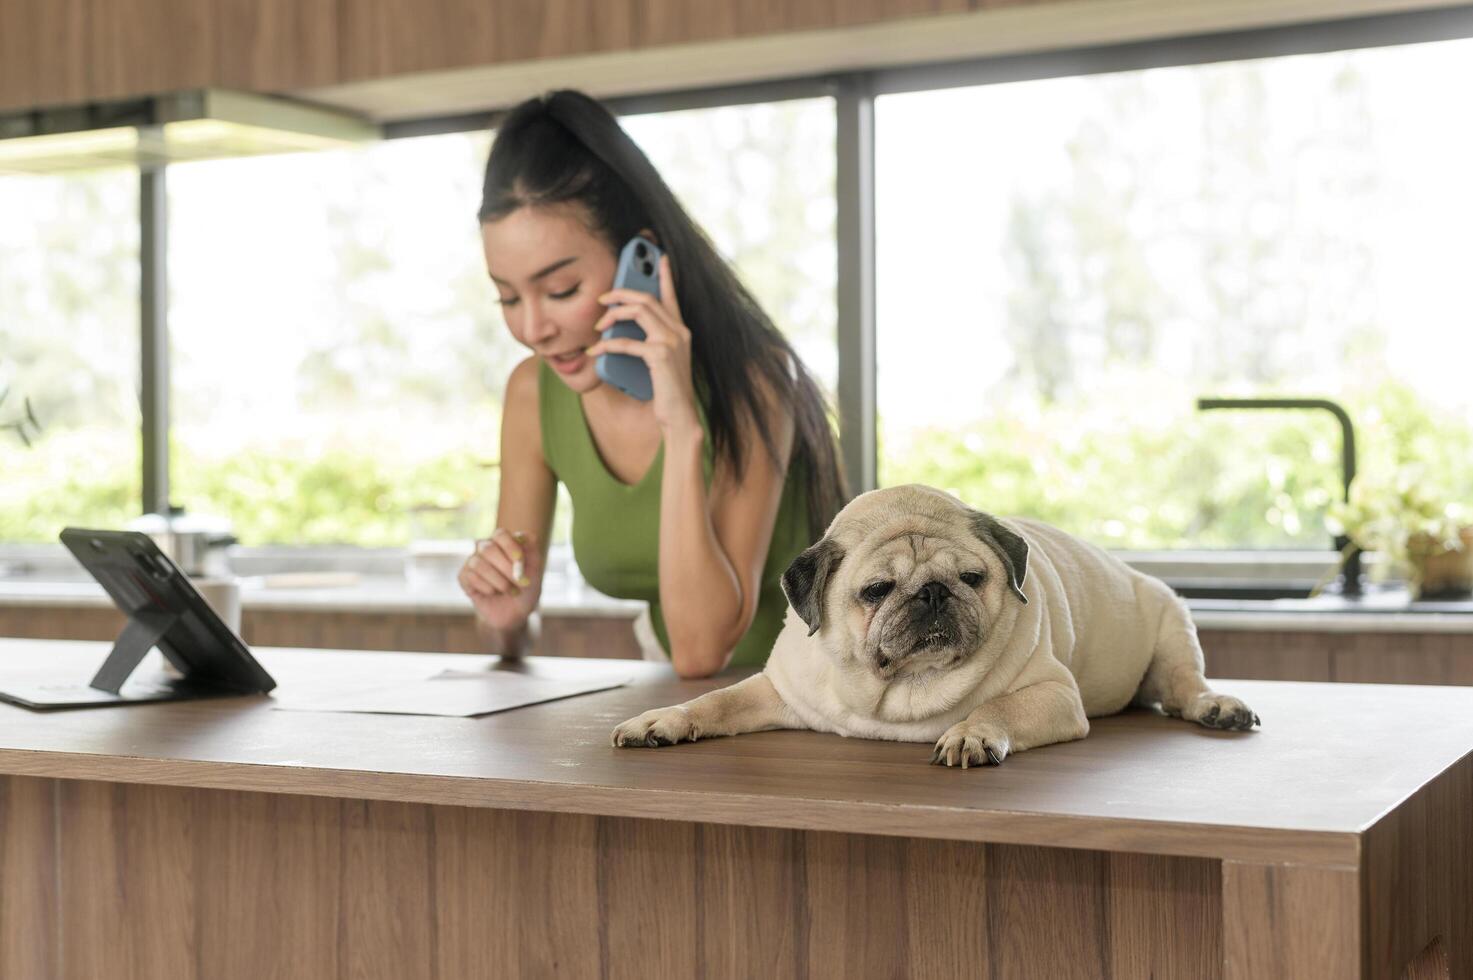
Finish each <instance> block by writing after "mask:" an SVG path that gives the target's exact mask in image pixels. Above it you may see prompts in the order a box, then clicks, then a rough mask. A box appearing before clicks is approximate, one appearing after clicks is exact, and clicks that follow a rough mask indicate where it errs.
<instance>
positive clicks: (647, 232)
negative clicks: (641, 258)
mask: <svg viewBox="0 0 1473 980" xmlns="http://www.w3.org/2000/svg"><path fill="white" fill-rule="evenodd" d="M639 234H641V235H643V236H644V237H645V238H648V239H649V240H650V241H652V242H654V243H655V244H656V245H659V244H660V236H659V235H656V234H655V232H654V229H652V228H641V229H639ZM660 247H661V248H663V247H664V246H663V245H661V246H660Z"/></svg>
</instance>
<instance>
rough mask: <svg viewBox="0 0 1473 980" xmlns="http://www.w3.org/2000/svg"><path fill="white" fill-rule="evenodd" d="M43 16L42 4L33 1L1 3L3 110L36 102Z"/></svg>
mask: <svg viewBox="0 0 1473 980" xmlns="http://www.w3.org/2000/svg"><path fill="white" fill-rule="evenodd" d="M40 13H41V6H40V4H38V3H34V2H31V0H27V2H24V3H21V2H18V0H0V108H4V107H8V106H27V105H31V104H33V103H34V102H35V101H36V92H37V87H36V86H37V83H38V82H39V81H40V78H39V75H40V73H41V66H40V64H39V63H38V61H37V58H36V55H37V52H36V41H37V39H38V38H39V36H40V32H41V27H40Z"/></svg>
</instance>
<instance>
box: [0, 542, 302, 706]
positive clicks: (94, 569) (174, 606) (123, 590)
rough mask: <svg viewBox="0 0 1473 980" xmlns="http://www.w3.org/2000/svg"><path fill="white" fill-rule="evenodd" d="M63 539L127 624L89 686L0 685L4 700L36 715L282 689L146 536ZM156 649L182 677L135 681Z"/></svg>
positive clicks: (67, 680)
mask: <svg viewBox="0 0 1473 980" xmlns="http://www.w3.org/2000/svg"><path fill="white" fill-rule="evenodd" d="M61 541H62V544H64V545H66V547H67V550H69V551H70V552H71V553H72V554H73V555H75V556H76V558H77V561H79V562H81V564H82V567H83V568H85V569H86V570H87V572H88V573H89V574H90V575H91V576H92V577H93V578H94V579H96V580H97V583H98V584H99V585H101V586H102V588H103V590H104V591H106V592H107V594H108V596H109V597H110V598H111V599H112V601H113V604H114V605H116V606H117V607H118V609H119V610H120V611H121V612H122V613H123V615H124V616H126V617H127V619H128V622H127V625H125V626H124V627H123V631H122V633H121V634H119V636H118V639H117V642H116V643H115V644H114V645H113V649H112V652H111V653H110V654H108V656H107V659H106V660H104V661H103V663H102V666H101V667H100V668H99V670H98V671H97V674H96V675H95V676H94V677H93V678H92V680H91V682H90V683H89V682H86V681H84V680H83V679H82V678H78V677H64V676H57V677H54V678H53V677H46V678H41V679H39V682H37V681H36V679H33V678H30V677H28V678H27V679H26V680H27V683H10V682H8V681H0V700H5V701H10V702H12V703H14V704H19V705H23V706H25V707H27V708H35V709H51V708H83V707H99V706H102V705H111V704H132V703H138V702H149V701H182V700H188V699H192V698H203V697H218V696H221V695H229V694H264V693H265V692H267V691H269V690H271V689H272V688H273V687H275V686H276V681H274V680H273V679H272V678H271V675H270V674H268V673H266V670H265V668H263V667H262V666H261V665H260V664H259V663H257V662H256V658H255V657H253V656H251V651H250V649H249V648H248V647H247V646H246V645H245V642H244V641H243V640H241V638H240V637H239V636H237V635H236V634H235V632H234V631H233V630H231V629H230V627H229V626H227V625H225V623H224V621H222V620H221V619H220V617H219V616H217V615H216V614H215V611H214V610H213V609H211V608H210V606H209V604H208V603H207V602H205V600H204V597H203V596H201V595H200V594H199V592H198V591H197V590H196V589H195V587H194V585H193V584H191V583H190V581H189V578H188V576H186V575H185V574H184V573H183V572H181V571H180V570H179V568H178V566H177V565H175V564H174V563H173V562H172V561H171V560H170V559H169V556H168V555H166V554H164V553H163V552H162V551H160V550H159V547H158V545H157V544H155V543H154V540H153V539H152V538H150V537H149V536H148V535H146V534H144V533H142V532H141V531H110V530H99V529H93V528H79V527H69V528H66V529H65V530H63V531H62V532H61ZM155 647H156V648H157V649H158V651H159V652H160V653H161V654H163V656H164V657H165V658H166V659H167V660H168V661H169V662H170V663H171V664H173V665H174V667H176V668H177V669H178V671H179V673H180V675H181V676H180V677H178V678H172V677H168V676H167V675H164V674H160V675H159V676H157V677H148V678H134V679H130V677H131V675H132V673H133V670H134V668H135V667H137V666H138V663H139V661H141V660H142V659H143V657H144V655H145V654H146V653H148V651H149V650H151V649H154V648H155Z"/></svg>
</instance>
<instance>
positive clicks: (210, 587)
mask: <svg viewBox="0 0 1473 980" xmlns="http://www.w3.org/2000/svg"><path fill="white" fill-rule="evenodd" d="M189 583H190V584H191V585H193V586H194V587H195V589H196V590H197V591H198V592H199V594H200V595H201V596H203V597H204V600H205V602H206V603H208V604H209V607H210V608H211V609H213V610H215V615H217V616H219V617H220V619H221V620H222V621H224V623H225V625H226V626H229V627H230V631H231V632H232V633H234V634H235V635H236V636H239V635H240V580H239V579H236V578H235V577H233V576H219V577H210V578H192V579H190V580H189Z"/></svg>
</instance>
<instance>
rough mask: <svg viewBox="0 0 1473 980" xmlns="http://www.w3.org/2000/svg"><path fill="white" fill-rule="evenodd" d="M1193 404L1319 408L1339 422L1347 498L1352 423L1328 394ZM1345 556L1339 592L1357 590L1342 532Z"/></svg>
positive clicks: (1356, 564) (1357, 576)
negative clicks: (1327, 396) (1346, 555)
mask: <svg viewBox="0 0 1473 980" xmlns="http://www.w3.org/2000/svg"><path fill="white" fill-rule="evenodd" d="M1197 408H1198V409H1200V410H1202V411H1204V412H1205V411H1207V410H1208V409H1213V408H1322V409H1324V410H1325V411H1327V412H1329V413H1330V414H1331V415H1334V416H1335V418H1336V419H1337V420H1338V421H1339V422H1340V469H1341V474H1342V477H1343V482H1344V484H1345V501H1346V503H1349V502H1350V481H1352V480H1354V479H1355V426H1353V425H1352V424H1351V422H1350V415H1349V414H1347V413H1346V411H1345V409H1343V408H1341V407H1340V405H1339V404H1337V403H1336V402H1332V401H1330V400H1329V399H1328V398H1198V399H1197ZM1346 548H1350V551H1349V556H1348V557H1347V558H1346V559H1345V569H1344V571H1342V572H1341V575H1340V594H1341V595H1348V596H1358V595H1360V594H1361V571H1360V548H1359V547H1351V546H1350V539H1349V538H1348V537H1346V536H1345V535H1343V534H1341V535H1337V536H1336V537H1335V550H1336V551H1338V552H1340V553H1341V554H1346Z"/></svg>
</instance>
